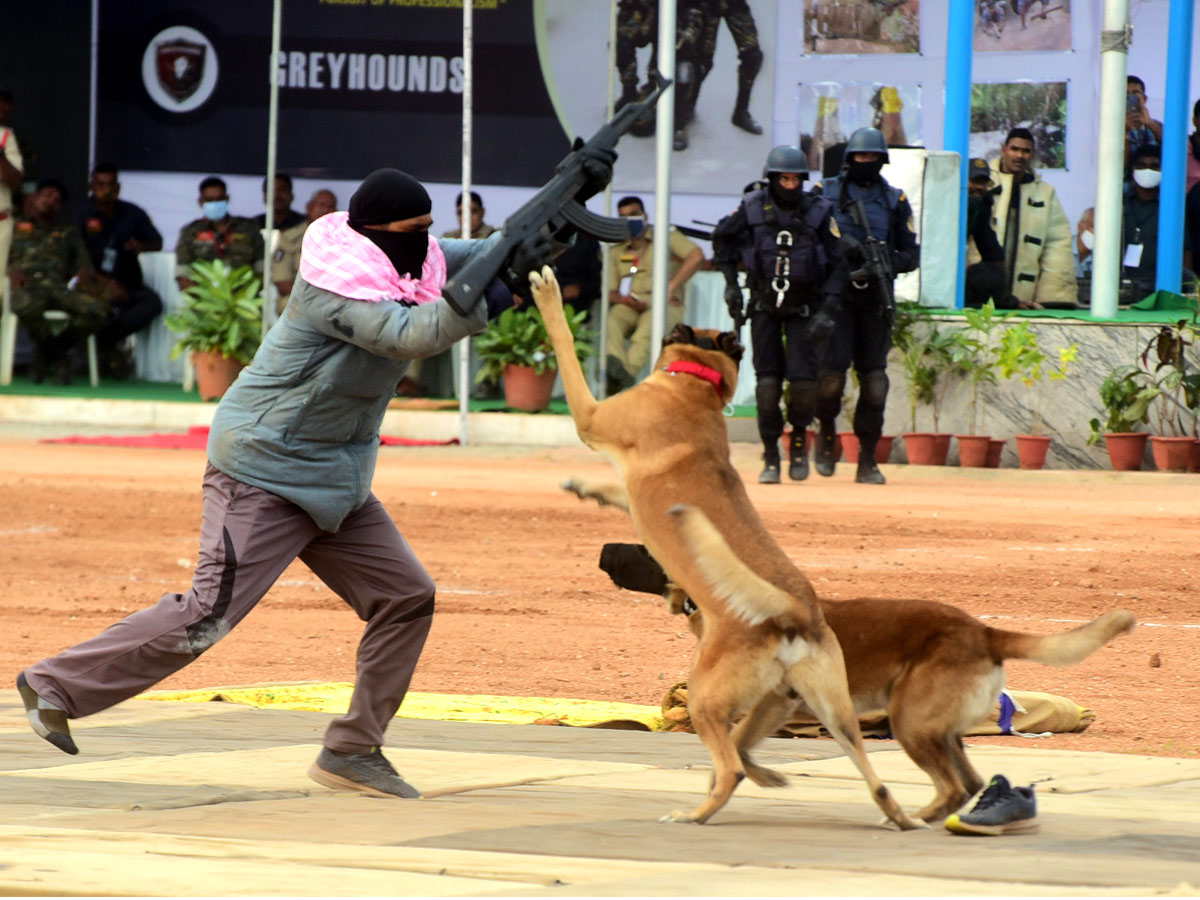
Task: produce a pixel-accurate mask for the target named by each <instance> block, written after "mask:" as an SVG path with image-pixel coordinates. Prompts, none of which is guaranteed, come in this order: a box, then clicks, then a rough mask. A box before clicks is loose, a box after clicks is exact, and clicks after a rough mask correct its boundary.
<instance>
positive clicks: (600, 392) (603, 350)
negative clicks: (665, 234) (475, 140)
mask: <svg viewBox="0 0 1200 900" xmlns="http://www.w3.org/2000/svg"><path fill="white" fill-rule="evenodd" d="M616 80H617V0H612V3H611V5H610V7H609V16H608V101H607V103H606V104H605V107H604V119H605V121H606V122H611V121H612V117H613V106H614V104H615V100H614V96H613V95H614V84H615V82H616ZM604 214H605V215H606V216H611V215H612V182H611V181H610V182H609V183H608V184H606V185H605V186H604ZM610 249H612V248H610V247H608V246H607V245H605V244H601V245H600V264H601V268H600V303H599V309H598V310H597V313H596V314H597V315H598V316H599V317H600V346H599V347H597V348H596V358H597V359H598V360H599V362H600V369H599V379H600V383H599V384H598V385H596V395H597V396H599V397H604V396H607V394H608V302H609V301H608V293H609V291H611V290H612V275H611V274H610V272H609V266H608V252H609V250H610Z"/></svg>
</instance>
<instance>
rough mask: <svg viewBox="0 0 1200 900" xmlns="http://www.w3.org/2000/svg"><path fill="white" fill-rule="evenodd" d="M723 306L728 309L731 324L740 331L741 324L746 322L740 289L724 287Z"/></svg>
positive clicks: (732, 286)
mask: <svg viewBox="0 0 1200 900" xmlns="http://www.w3.org/2000/svg"><path fill="white" fill-rule="evenodd" d="M725 306H726V307H727V308H728V309H729V316H730V318H732V319H733V324H734V325H736V326H737V327H738V329H739V330H740V329H741V327H742V323H744V322H745V321H746V313H745V310H744V309H743V305H742V289H741V288H740V287H738V286H737V285H733V284H730V285H726V286H725Z"/></svg>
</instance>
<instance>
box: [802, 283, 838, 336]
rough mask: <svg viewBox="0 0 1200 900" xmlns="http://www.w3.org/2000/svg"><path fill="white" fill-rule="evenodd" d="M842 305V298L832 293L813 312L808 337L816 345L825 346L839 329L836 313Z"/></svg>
mask: <svg viewBox="0 0 1200 900" xmlns="http://www.w3.org/2000/svg"><path fill="white" fill-rule="evenodd" d="M840 306H841V300H840V299H839V298H837V297H835V296H833V295H830V296H828V297H826V298H825V301H824V302H823V303H822V304H821V306H820V308H818V309H817V311H816V312H815V313H814V314H813V317H812V321H811V322H810V323H809V326H808V339H809V341H810V342H811V343H812V345H813V346H814V347H817V348H820V347H823V346H825V344H827V343H829V339H830V338H832V337H833V333H834V331H835V330H836V329H837V322H836V320H835V319H834V315H835V313H836V312H837V310H838V308H839V307H840Z"/></svg>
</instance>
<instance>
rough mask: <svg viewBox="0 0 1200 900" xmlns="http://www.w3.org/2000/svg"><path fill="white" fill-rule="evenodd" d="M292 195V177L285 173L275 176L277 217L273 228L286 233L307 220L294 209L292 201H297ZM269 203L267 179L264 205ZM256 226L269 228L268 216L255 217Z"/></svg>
mask: <svg viewBox="0 0 1200 900" xmlns="http://www.w3.org/2000/svg"><path fill="white" fill-rule="evenodd" d="M295 199H296V198H295V196H294V195H293V193H292V176H291V175H288V174H286V173H284V172H277V173H276V174H275V203H274V206H273V209H274V212H275V215H274V216H273V217H272V218H273V220H274V221H273V227H275V228H277V229H279V230H280V231H286V230H287V229H288V228H295V227H296V226H297V225H302V224H304V222H305V218H304V216H303V215H301V214H300V213H298V212H296V210H294V209H292V201H293V200H295ZM266 202H267V179H265V178H264V179H263V203H264V204H265V203H266ZM254 224H255V225H257V226H258V227H259V228H266V227H267V214H266V213H265V212H261V213H259V214H258V215H257V216H255V217H254Z"/></svg>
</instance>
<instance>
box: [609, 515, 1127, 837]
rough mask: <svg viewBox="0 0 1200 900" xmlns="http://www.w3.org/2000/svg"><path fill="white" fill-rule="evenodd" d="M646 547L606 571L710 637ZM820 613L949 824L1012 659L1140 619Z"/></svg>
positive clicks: (864, 701) (701, 530)
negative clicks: (1006, 622)
mask: <svg viewBox="0 0 1200 900" xmlns="http://www.w3.org/2000/svg"><path fill="white" fill-rule="evenodd" d="M605 499H606V500H607V501H608V502H611V501H612V499H613V498H612V497H611V496H609V497H607V498H605ZM678 514H679V515H680V516H683V517H685V518H687V517H688V516H691V517H692V520H691V521H690V522H689V523H688V524H687V526H686V527H685V535H686V538H687V540H688V541H689V543H690V544H691V546H692V548H693V550H694V551H695V552H696V553H697V554H700V555H701V556H703V558H704V559H705V560H706V561H709V562H706V563H705V567H706V568H708V569H710V571H711V573H712V574H711V577H712V578H714V579H715V580H726V579H748V578H751V577H752V575H750V574H748V573H746V572H744V571H740V570H741V569H742V568H743V567H742V565H741V563H740V562H739V561H738V560H737V558H736V556H734V555H733V552H732V551H731V550H730V549H729V545H728V544H726V543H725V541H724V539H722V537H721V535H720V534H719V533H718V532H717V531H716V529H714V528H712V527H711V525H709V524H708V522H707V520H706V519H703V517H702V514H701V513H699V512H696V511H694V510H685V509H681V510H679V511H678ZM620 550H628V551H633V552H625V553H619V551H620ZM639 550H640V548H638V547H637V546H636V545H628V544H625V545H620V544H618V545H615V549H614V552H612V553H611V554H610V548H609V547H606V548H605V550H604V552H603V553H602V554H601V564H600V567H601V568H602V569H604V570H605V571H606V572H608V574H609V576H610V577H611V578H612V579H613V581H614V582H615V583H616V584H617V585H618V586H619V587H626V588H630V589H633V590H648V591H649V592H651V593H658V592H659V590H660V589H662V588H663V587H664V586H665V590H663V593H665V594H666V596H667V608H668V609H669V610H670V611H671V612H673V613H682V614H685V615H687V617H688V627H689V628H690V629H691V631H692V633H693V634H695V635H696V637H697V638H700V639H703V634H704V614H703V613H702V612H700V610H699V609H698V608H697V607H696V605H695V604H694V603H690V602H689V601H688V598H687V596H686V595H685V594H684V593H683V592H682V591H681V590H679V589H678V588H677V587H674V586H672V585H671V584H670V583H669V582H667V581H666V576H665V573H664V572H663V571H662V569H660V568H659V567H658V564H657V563H656V562H655V561H654V560H653V559H651V558H649V557H648V556H646V555H645V554H644V553H640V552H637V551H639ZM821 611H822V612H823V613H824V614H825V621H826V622H828V623H829V626H830V627H831V628H832V629H833V631H834V634H836V635H837V637H838V642H839V643H840V644H841V647H842V653H843V655H844V656H845V659H846V677H847V680H848V681H849V683H850V695H851V697H852V698H853V700H854V706H855V710H856V711H857V712H858V713H859V714H860V715H862V714H869V713H875V712H878V711H879V710H884V711H886V712H887V715H888V722H889V725H890V727H891V731H892V735H893V736H894V737H895V738H896V740H897V742H898V743H899V744H900V746H901V747H903V748H904V751H905V752H906V753H907V754H908V755H909V757H910V758H911V759H912V761H913V762H915V763H916V764H917V765H918V766H920V767H921V768H922V769H923V770H924V771H925V773H926V774H927V775H929V777H930V779H932V781H933V784H934V788H935V789H936V793H935V795H934V798H933V800H932V801H930V803H929V804H928V805H926V806H925V808H924V809H922V810H921V811H920V812H919V813H917V816H918V817H919V818H922V819H924V820H925V821H927V822H938V821H941V820H942V819H944V818H945V817H946V816H948V815H950V813H952V812H954V811H955V810H957V809H959V808H960V807H961V806H962V805H963V804H964V803H966V802H967V800H969V799H970V798H971V797H972V796H974V794H975V792H976V791H978V790H979V789H980V788H981V787H983V783H984V782H983V779H982V778H980V777H979V773H978V772H977V771H976V770H975V768H974V767H973V766H972V765H971V763H970V762H969V761H968V759H967V756H966V752H965V750H964V748H963V742H962V736H963V734H964V733H965V732H966V731H967V729H968V728H970V727H971V726H972V725H975V724H976V723H977V722H981V721H983V719H984V718H985V717H986V716H987V714H988V713H989V712H991V710H992V708H993V707H994V705H995V703H996V700H997V698H998V697H999V695H1000V689H1001V688H1002V687H1004V667H1003V664H1004V661H1005V660H1007V659H1031V660H1035V661H1037V662H1041V663H1045V664H1046V665H1051V666H1069V665H1074V664H1075V663H1078V662H1081V661H1082V660H1083V659H1085V658H1086V657H1088V656H1089V655H1091V654H1092V653H1094V652H1095V651H1096V650H1098V649H1100V648H1101V647H1103V646H1104V645H1105V644H1107V643H1108V642H1109V641H1111V640H1112V639H1113V638H1115V637H1116V636H1117V635H1119V634H1121V633H1123V632H1126V631H1129V630H1130V629H1131V628H1133V625H1134V619H1133V615H1132V614H1130V613H1128V612H1126V611H1124V610H1114V611H1112V612H1108V613H1105V614H1104V615H1102V616H1100V617H1099V618H1096V619H1093V620H1092V621H1091V622H1088V623H1087V624H1086V625H1081V626H1079V627H1078V628H1076V629H1074V630H1073V631H1068V632H1064V633H1061V634H1051V635H1040V634H1022V633H1019V632H1015V631H1005V630H1003V629H999V628H992V627H990V626H988V625H985V624H983V623H982V622H980V621H979V620H978V619H976V618H975V617H974V616H971V615H969V614H968V613H965V612H963V611H962V610H961V609H958V608H956V607H953V606H949V605H947V604H945V603H937V602H935V601H932V600H882V599H874V598H869V599H858V600H822V601H821ZM756 655H757V657H758V665H759V666H760V667H769V666H770V665H771V659H770V658H769V654H768V652H767V651H766V650H765V649H760V650H759V651H758V652H757V654H756ZM689 701H690V691H689ZM810 716H811V710H806V709H805V708H804V704H803V703H794V702H792V703H785V702H783V701H782V700H781V701H780V702H779V704H778V707H777V711H776V714H775V716H774V718H773V719H767V720H764V722H763V725H762V729H763V733H764V734H772V733H774V732H775V731H777V730H778V729H779V728H780V726H782V725H783V724H784V723H785V722H788V721H790V720H792V719H797V718H802V717H803V718H808V717H810Z"/></svg>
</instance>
